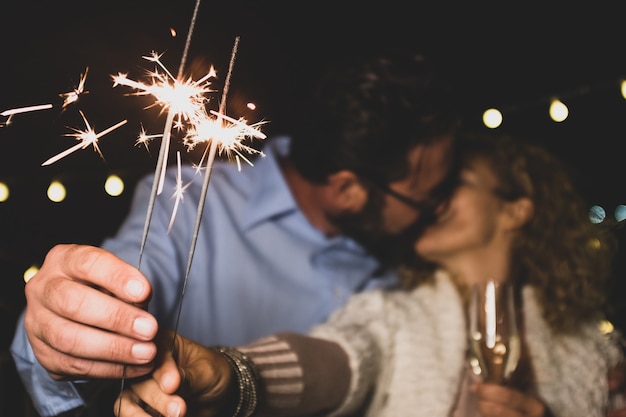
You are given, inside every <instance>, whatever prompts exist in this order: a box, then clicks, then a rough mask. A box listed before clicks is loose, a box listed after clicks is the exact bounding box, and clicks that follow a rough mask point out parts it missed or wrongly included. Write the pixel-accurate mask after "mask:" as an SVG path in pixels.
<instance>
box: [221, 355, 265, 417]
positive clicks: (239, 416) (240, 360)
mask: <svg viewBox="0 0 626 417" xmlns="http://www.w3.org/2000/svg"><path fill="white" fill-rule="evenodd" d="M211 349H213V350H215V351H217V352H218V353H220V354H221V355H222V356H224V358H226V360H228V363H229V364H230V366H231V367H232V368H233V371H234V372H235V377H236V378H237V387H238V389H239V400H238V402H237V406H236V408H235V412H234V414H233V417H250V416H251V415H252V414H254V412H255V410H256V408H257V404H258V391H259V376H258V373H257V370H256V368H255V366H254V363H253V362H252V360H251V359H250V358H249V357H248V356H247V355H246V354H244V353H243V352H240V351H238V350H237V349H235V348H232V347H228V346H212V347H211Z"/></svg>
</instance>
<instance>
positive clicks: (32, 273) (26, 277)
mask: <svg viewBox="0 0 626 417" xmlns="http://www.w3.org/2000/svg"><path fill="white" fill-rule="evenodd" d="M37 272H39V267H38V266H36V265H32V266H31V267H29V268H28V269H27V270H26V271H24V282H28V281H30V279H31V278H32V277H34V276H35V274H36V273H37Z"/></svg>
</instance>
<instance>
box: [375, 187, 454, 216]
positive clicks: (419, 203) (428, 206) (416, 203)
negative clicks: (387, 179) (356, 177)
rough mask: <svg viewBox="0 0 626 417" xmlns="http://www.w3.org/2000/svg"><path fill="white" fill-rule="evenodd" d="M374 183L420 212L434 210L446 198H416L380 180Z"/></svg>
mask: <svg viewBox="0 0 626 417" xmlns="http://www.w3.org/2000/svg"><path fill="white" fill-rule="evenodd" d="M372 184H373V185H375V186H376V187H378V189H380V190H381V191H382V192H384V193H385V194H388V195H390V196H392V197H393V198H395V199H396V200H398V201H400V202H402V203H404V204H406V205H407V206H409V207H411V208H413V209H415V210H417V211H419V212H420V213H424V212H434V211H435V209H436V208H437V206H438V205H439V204H441V202H442V201H443V200H444V198H443V196H442V197H433V196H431V197H428V198H425V199H423V200H415V199H413V198H411V197H408V196H406V195H404V194H402V193H399V192H397V191H396V190H394V189H393V188H391V187H389V185H387V184H384V183H381V182H378V181H373V182H372Z"/></svg>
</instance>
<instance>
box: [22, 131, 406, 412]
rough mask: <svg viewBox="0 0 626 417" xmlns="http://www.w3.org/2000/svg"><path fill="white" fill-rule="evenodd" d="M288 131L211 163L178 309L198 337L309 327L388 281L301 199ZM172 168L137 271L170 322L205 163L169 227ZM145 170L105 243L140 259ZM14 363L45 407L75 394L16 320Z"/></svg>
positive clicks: (72, 399) (74, 403)
mask: <svg viewBox="0 0 626 417" xmlns="http://www.w3.org/2000/svg"><path fill="white" fill-rule="evenodd" d="M288 146H289V139H288V138H286V137H285V138H274V139H271V140H267V142H266V144H265V146H264V148H263V151H264V153H265V156H264V157H261V158H259V159H257V160H256V161H255V162H254V166H249V165H242V166H241V170H239V169H238V167H237V166H236V165H235V164H233V163H229V162H215V163H214V165H213V170H212V172H211V177H210V181H209V186H208V190H207V195H206V200H205V206H204V211H203V214H202V221H201V227H200V230H199V233H198V238H197V243H196V247H195V252H194V256H193V262H192V265H191V269H190V273H189V276H188V279H187V286H186V289H185V294H184V298H183V307H182V310H181V313H180V322H179V325H178V333H180V334H181V335H183V336H186V337H188V338H191V339H193V340H196V341H198V342H200V343H202V344H205V345H212V344H228V345H240V344H244V343H248V342H251V341H252V340H254V339H257V338H259V337H261V336H266V335H268V334H271V333H274V332H278V331H294V332H301V333H304V332H307V331H308V330H309V329H310V328H311V327H312V326H313V325H315V324H318V323H321V322H323V321H324V320H325V319H326V318H327V317H328V315H329V314H330V313H331V312H332V311H333V310H335V309H337V308H338V307H340V306H343V305H344V304H345V302H346V301H347V299H348V298H349V296H350V295H351V294H352V293H355V292H360V291H363V290H366V289H370V288H374V287H380V286H387V285H390V284H392V283H393V282H395V278H396V277H395V274H394V273H390V272H387V273H385V274H383V275H376V273H377V270H378V266H379V264H378V262H377V261H376V260H375V259H373V258H372V257H370V256H368V255H367V254H366V253H365V252H364V250H363V248H362V247H361V246H359V245H358V244H357V243H355V242H354V241H353V240H351V239H349V238H347V237H343V236H339V237H333V238H328V237H326V236H325V235H324V234H323V233H321V232H320V231H319V230H317V229H316V228H314V227H313V226H312V225H311V224H310V223H309V221H308V220H307V219H306V218H305V216H304V214H303V213H302V212H301V211H300V209H299V208H298V205H297V204H296V202H295V200H294V198H293V196H292V194H291V191H290V190H289V187H288V186H287V183H286V182H285V179H284V178H283V176H282V173H281V171H280V169H279V166H278V160H277V158H278V155H280V154H284V153H285V152H287V150H288ZM176 174H177V171H176V169H173V168H170V169H169V170H168V173H167V177H166V182H165V183H164V188H163V192H162V193H161V194H160V195H158V196H157V197H156V200H155V206H154V210H153V214H152V219H151V224H150V229H149V234H148V237H147V241H146V245H145V248H144V253H143V255H142V258H141V265H139V266H140V270H141V271H142V272H143V273H144V275H146V277H147V278H148V279H149V280H150V282H151V283H152V285H153V298H152V299H151V301H150V304H149V310H150V312H152V313H153V314H154V315H155V317H156V318H157V320H158V321H159V324H160V327H161V328H170V329H173V328H174V326H175V322H176V317H177V315H178V308H179V307H178V301H179V299H180V293H181V290H182V287H183V282H184V279H183V278H184V273H185V269H186V265H187V262H188V253H189V251H190V247H191V240H192V233H193V231H192V229H193V225H194V223H195V220H196V212H197V207H198V203H197V202H198V201H199V199H200V195H201V188H202V183H203V180H204V177H203V176H204V171H201V172H200V173H198V172H197V170H196V169H195V168H193V167H184V168H183V170H182V177H183V185H186V184H188V183H190V186H189V187H188V188H186V190H185V193H184V196H183V200H182V201H181V202H180V203H179V207H178V210H177V213H176V217H175V220H174V225H173V227H172V228H171V230H170V231H169V233H168V225H169V222H170V218H171V217H172V213H173V209H174V204H175V199H174V198H172V195H173V192H174V190H175V186H176ZM151 188H152V176H148V177H146V178H144V179H142V180H141V181H140V182H139V183H138V184H137V187H136V190H135V195H134V197H133V202H132V204H131V209H130V213H129V215H128V217H127V218H126V220H125V221H124V223H123V224H122V226H121V227H120V229H119V231H118V232H117V234H116V235H115V236H114V237H111V238H108V239H106V240H105V241H104V242H103V244H102V247H103V248H105V249H107V250H110V251H111V252H113V253H115V254H116V255H118V256H119V257H121V258H122V259H124V260H126V261H127V262H128V263H130V264H132V265H135V266H137V265H138V262H139V248H140V243H141V237H142V233H143V228H144V222H145V218H146V213H147V204H148V200H149V195H150V191H151ZM11 351H12V354H13V357H14V359H15V362H16V365H17V369H18V372H19V373H20V376H21V378H22V380H23V382H24V385H25V386H26V388H27V390H28V391H29V393H30V395H31V398H32V399H33V401H34V405H35V408H36V409H37V411H38V412H39V413H40V414H41V415H42V416H50V415H55V414H59V413H60V412H63V411H67V410H71V409H73V408H76V407H78V406H80V405H83V401H82V399H81V398H80V395H79V394H78V391H77V390H76V387H75V385H74V383H71V382H56V381H53V380H52V379H51V378H50V377H49V376H48V374H47V372H46V371H45V370H44V369H43V368H42V367H41V365H39V364H38V363H37V360H36V359H35V357H34V355H33V353H32V350H31V348H30V345H29V343H28V340H27V337H26V334H25V332H24V329H23V323H22V318H20V323H18V326H17V330H16V334H15V338H14V340H13V344H12V347H11Z"/></svg>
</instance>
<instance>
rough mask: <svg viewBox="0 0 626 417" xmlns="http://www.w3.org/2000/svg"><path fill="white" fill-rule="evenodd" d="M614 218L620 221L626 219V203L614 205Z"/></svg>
mask: <svg viewBox="0 0 626 417" xmlns="http://www.w3.org/2000/svg"><path fill="white" fill-rule="evenodd" d="M615 220H617V221H618V222H621V221H622V220H626V205H624V204H620V205H619V206H617V207H615Z"/></svg>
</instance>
